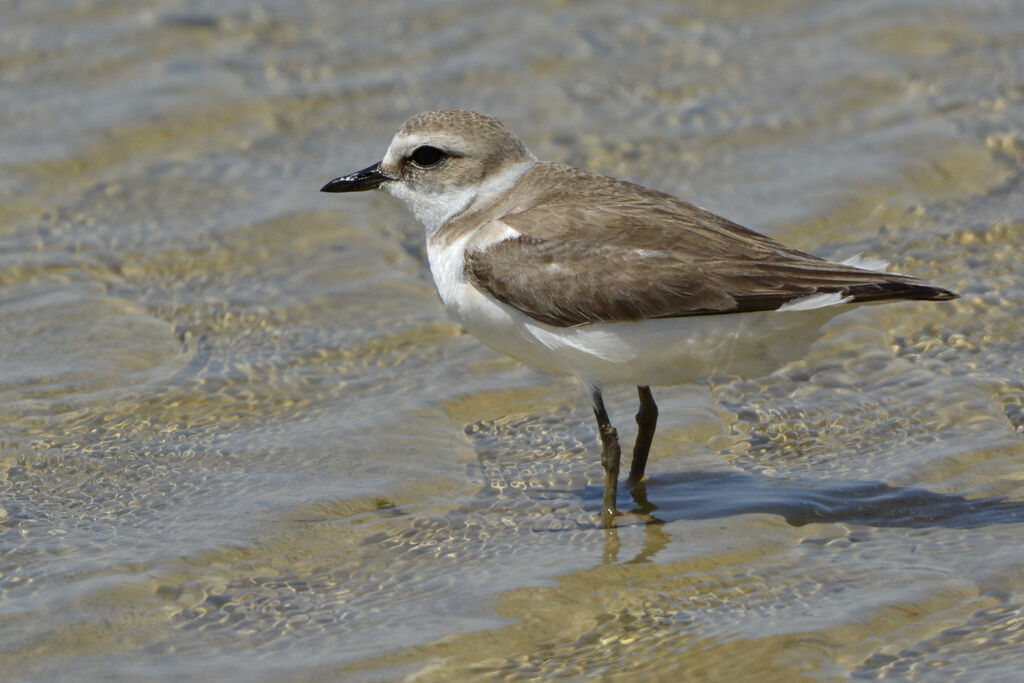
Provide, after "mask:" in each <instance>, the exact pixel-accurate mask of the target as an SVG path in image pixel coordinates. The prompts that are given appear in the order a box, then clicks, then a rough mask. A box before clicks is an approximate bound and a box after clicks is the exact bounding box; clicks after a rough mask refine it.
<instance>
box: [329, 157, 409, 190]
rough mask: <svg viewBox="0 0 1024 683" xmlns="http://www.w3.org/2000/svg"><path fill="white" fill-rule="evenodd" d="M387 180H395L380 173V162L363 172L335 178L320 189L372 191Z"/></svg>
mask: <svg viewBox="0 0 1024 683" xmlns="http://www.w3.org/2000/svg"><path fill="white" fill-rule="evenodd" d="M385 180H394V178H391V177H388V176H386V175H384V174H383V173H381V172H380V162H379V161H378V162H377V163H376V164H374V165H373V166H367V167H366V168H364V169H363V170H361V171H356V172H355V173H349V174H348V175H343V176H341V177H340V178H335V179H334V180H332V181H331V182H329V183H327V184H326V185H324V186H323V187H321V188H320V191H321V192H362V191H363V190H372V189H374V188H375V187H377V186H378V185H380V184H381V183H383V182H384V181H385Z"/></svg>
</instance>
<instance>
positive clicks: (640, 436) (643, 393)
mask: <svg viewBox="0 0 1024 683" xmlns="http://www.w3.org/2000/svg"><path fill="white" fill-rule="evenodd" d="M636 390H637V393H638V394H640V410H639V411H637V414H636V425H637V427H639V429H638V430H637V433H636V443H635V444H634V445H633V463H632V464H631V465H630V467H629V482H630V483H631V484H636V483H637V482H638V481H640V480H641V479H643V478H644V469H645V468H646V467H647V454H648V453H650V451H651V442H652V441H653V440H654V429H655V428H656V427H657V426H658V405H657V404H656V403H655V402H654V396H652V395H651V388H650V387H637V388H636Z"/></svg>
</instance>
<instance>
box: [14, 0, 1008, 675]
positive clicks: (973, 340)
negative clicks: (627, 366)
mask: <svg viewBox="0 0 1024 683" xmlns="http://www.w3.org/2000/svg"><path fill="white" fill-rule="evenodd" d="M0 26H2V28H0V130H2V144H0V165H2V173H0V671H3V674H2V675H3V677H5V678H8V679H12V680H40V681H42V680H47V681H51V680H82V679H93V680H95V679H108V680H163V679H172V678H173V679H175V680H245V681H253V680H275V681H277V680H295V681H301V680H337V679H345V680H367V681H376V680H396V679H402V678H403V677H407V676H410V677H413V678H415V679H416V680H438V681H441V680H445V681H447V680H479V679H481V678H483V679H493V678H498V679H501V678H511V679H527V680H529V679H554V678H568V679H584V678H590V677H602V678H606V679H609V680H627V679H628V680H635V677H636V676H637V674H644V675H645V676H646V678H647V679H651V680H659V679H660V680H680V678H681V677H687V676H688V677H691V678H696V677H704V678H709V679H716V680H745V679H755V678H756V679H757V680H759V681H763V680H793V679H799V678H801V677H806V678H813V679H817V680H820V679H826V680H833V679H847V678H883V677H887V678H906V677H915V676H916V677H920V678H926V679H927V678H936V679H942V680H951V679H953V680H956V679H959V680H972V681H973V680H1006V679H1007V678H1010V677H1012V676H1013V675H1014V674H1015V673H1016V672H1017V671H1019V670H1020V667H1021V665H1022V659H1024V658H1022V655H1021V654H1020V652H1021V645H1022V640H1024V574H1022V573H1021V570H1020V567H1021V566H1022V565H1024V550H1022V549H1021V544H1020V542H1019V540H1020V537H1021V534H1022V531H1024V484H1022V482H1024V475H1022V473H1024V351H1022V345H1021V342H1020V340H1021V337H1022V334H1024V323H1022V321H1024V270H1022V269H1021V267H1020V263H1021V250H1020V245H1021V243H1022V241H1024V191H1022V190H1024V113H1022V112H1024V51H1022V50H1021V47H1020V46H1021V45H1024V12H1022V11H1021V6H1020V4H1019V2H1016V1H1015V0H1003V1H998V0H978V1H975V2H969V3H968V2H956V1H954V0H944V1H943V0H938V1H937V0H898V1H896V2H893V1H891V0H887V1H885V2H883V1H881V0H879V1H877V2H859V3H846V2H838V1H836V2H820V1H813V2H812V1H811V0H778V1H775V2H767V3H765V2H731V3H716V2H690V3H676V2H657V1H653V0H652V1H650V2H641V3H631V4H630V6H629V7H628V8H627V7H625V6H622V5H620V3H593V2H591V3H571V2H569V3H566V2H532V3H517V4H515V5H508V4H507V3H498V2H470V1H455V0H437V1H432V2H422V3H411V4H410V3H403V2H392V1H390V0H384V1H380V0H378V1H374V2H362V1H359V2H346V3H332V2H326V1H324V2H316V1H315V0H314V1H310V2H299V3H297V2H283V1H279V0H265V1H264V2H262V3H260V4H259V5H253V4H252V3H247V2H246V3H243V2H217V3H213V2H198V1H187V0H179V1H173V0H150V1H148V2H124V1H121V2H118V1H115V0H112V1H103V0H90V1H83V2H72V1H70V0H68V1H61V0H49V1H47V2H34V3H28V2H14V3H8V4H7V5H5V6H4V7H3V8H2V9H0ZM442 107H465V108H472V109H477V110H481V111H485V112H488V113H492V114H495V115H497V116H499V117H500V118H502V119H503V120H504V121H505V122H506V123H507V124H508V125H509V126H510V127H511V128H512V129H513V130H515V131H517V132H518V133H520V134H521V136H522V137H523V139H524V140H525V141H526V143H527V144H528V146H530V147H531V149H532V150H533V151H534V152H536V153H537V154H538V156H540V157H541V158H545V159H555V160H560V161H567V162H569V163H573V164H576V165H580V166H584V167H587V168H590V169H592V170H595V171H599V172H602V173H607V174H610V175H615V176H618V177H623V178H627V179H630V180H634V181H638V182H641V183H644V184H647V185H649V186H652V187H655V188H658V189H661V190H665V191H668V192H672V193H673V194H677V195H679V196H682V197H684V198H687V199H690V200H692V201H695V202H696V203H698V204H701V205H702V206H705V207H707V208H709V209H711V210H714V211H717V212H719V213H722V214H724V215H726V216H728V217H730V218H732V219H734V220H737V221H739V222H741V223H744V224H746V225H749V226H750V227H752V228H755V229H758V230H761V231H764V232H766V233H768V234H771V235H772V236H774V237H777V238H779V239H782V240H783V241H786V242H789V243H791V244H794V245H795V246H798V247H801V248H804V249H808V250H812V251H815V252H816V253H818V254H821V255H823V256H828V257H832V258H847V257H849V256H852V255H854V254H857V253H864V254H869V255H871V256H874V257H878V258H883V259H886V260H889V261H891V262H892V263H893V264H894V268H897V269H899V270H901V271H905V272H909V273H913V274H916V275H919V276H921V277H923V278H926V279H929V280H932V281H934V282H936V283H937V284H940V285H942V286H946V287H949V288H951V289H954V290H957V291H959V292H960V293H961V294H962V295H963V296H962V298H961V299H960V300H958V301H956V302H951V303H946V304H928V303H902V304H896V305H890V306H873V307H865V308H861V309H859V310H856V311H854V312H852V313H849V314H846V315H843V316H842V317H840V318H838V319H836V320H835V321H834V322H833V323H831V324H830V325H829V327H828V328H827V329H826V331H825V334H824V336H823V337H822V339H821V340H820V341H819V342H818V343H817V344H816V345H815V346H814V347H812V349H811V352H810V353H809V354H808V356H807V357H806V358H805V359H804V360H801V361H799V362H796V363H793V364H791V365H789V366H787V367H785V368H783V369H782V370H780V371H779V372H777V373H775V374H774V375H772V376H769V377H766V378H731V377H723V378H716V379H715V380H712V381H711V382H708V383H704V384H700V385H695V386H686V387H675V388H663V389H659V390H657V392H656V397H657V399H658V401H659V405H660V407H661V424H660V426H659V433H658V436H657V439H656V441H655V444H654V449H653V452H652V457H651V461H650V464H649V466H648V471H649V475H650V478H649V480H648V481H647V483H646V486H645V490H644V491H643V492H642V493H643V495H640V494H638V495H637V496H636V498H635V499H631V498H630V496H629V495H628V494H627V493H625V492H623V494H622V497H621V499H620V505H621V507H622V508H623V510H624V511H626V514H625V515H624V516H623V517H622V519H621V524H620V526H619V528H618V530H617V531H616V532H614V533H606V532H605V531H604V530H602V529H601V528H599V525H598V524H597V518H598V515H599V510H600V496H601V481H602V471H601V467H600V463H599V455H598V446H597V440H596V436H595V432H594V426H593V424H592V421H593V419H592V415H591V414H590V409H589V407H588V406H587V402H586V400H585V399H584V397H583V396H582V392H581V391H580V390H579V388H578V387H577V386H576V385H575V383H574V381H572V380H570V379H568V378H558V377H552V376H549V375H545V374H543V373H541V372H539V371H535V370H532V369H530V368H527V367H524V366H522V365H519V364H517V363H515V362H513V361H511V360H508V359H504V358H501V357H498V356H496V355H495V354H493V353H492V352H490V351H488V350H487V349H486V348H484V347H482V346H481V345H480V344H478V343H477V342H475V341H474V340H473V339H472V338H471V337H469V336H468V335H465V334H462V333H461V332H460V330H459V329H458V327H457V326H455V325H454V324H452V323H451V322H450V321H449V320H448V319H447V318H446V317H445V314H444V312H443V310H442V309H441V307H440V304H439V303H438V301H437V297H436V294H435V293H434V291H433V284H432V282H431V280H430V276H429V272H428V271H427V269H426V267H425V265H424V260H423V247H422V234H421V229H420V228H419V227H418V226H417V225H416V224H415V223H414V222H413V219H412V218H411V217H410V216H408V215H407V214H406V213H405V211H404V210H403V209H402V207H400V206H398V205H397V204H395V203H394V202H392V201H390V200H389V199H388V198H387V197H385V196H382V195H370V196H357V197H356V196H345V197H338V196H328V195H321V194H319V193H318V192H317V190H318V188H319V187H320V186H321V185H322V184H323V183H324V182H325V181H326V180H328V179H330V178H331V177H333V176H335V175H338V174H341V173H343V172H348V171H351V170H355V169H357V168H362V167H364V166H366V165H367V164H369V163H372V162H373V161H376V160H377V159H378V158H379V157H380V155H381V154H382V153H383V150H384V148H385V146H386V144H387V141H388V140H389V139H390V136H391V134H392V132H393V131H394V129H395V128H396V127H397V126H398V124H399V123H401V121H402V120H403V119H404V118H406V117H407V116H408V115H410V114H412V113H415V112H417V111H420V110H424V109H431V108H442ZM608 403H609V408H610V410H611V412H612V417H613V420H614V421H615V422H616V424H617V425H618V426H619V429H620V433H621V434H622V435H623V438H624V440H626V441H628V440H630V439H631V437H632V432H633V427H632V413H633V411H634V410H635V398H634V395H633V392H632V390H627V389H623V390H621V391H617V392H611V393H610V395H609V396H608Z"/></svg>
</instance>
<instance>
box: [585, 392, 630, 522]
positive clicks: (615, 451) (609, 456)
mask: <svg viewBox="0 0 1024 683" xmlns="http://www.w3.org/2000/svg"><path fill="white" fill-rule="evenodd" d="M590 398H591V400H592V401H593V403H594V416H595V417H596V418H597V428H598V430H599V431H600V433H601V465H603V466H604V500H603V501H602V503H601V519H602V520H603V521H604V525H605V527H609V528H610V527H611V526H612V519H613V518H614V517H615V515H616V511H615V494H616V493H617V491H616V489H617V488H618V484H619V460H620V458H621V455H622V451H621V450H620V449H619V435H618V434H617V433H616V432H615V427H612V423H611V420H609V419H608V412H607V411H606V410H605V409H604V399H602V398H601V390H600V389H599V388H598V387H593V388H592V389H591V392H590Z"/></svg>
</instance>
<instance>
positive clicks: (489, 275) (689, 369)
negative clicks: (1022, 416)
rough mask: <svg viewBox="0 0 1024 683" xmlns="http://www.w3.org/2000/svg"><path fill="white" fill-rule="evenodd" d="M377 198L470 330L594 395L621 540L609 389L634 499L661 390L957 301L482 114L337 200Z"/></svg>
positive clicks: (405, 142) (445, 125)
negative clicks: (627, 416) (825, 331)
mask: <svg viewBox="0 0 1024 683" xmlns="http://www.w3.org/2000/svg"><path fill="white" fill-rule="evenodd" d="M371 189H381V190H384V191H385V192H387V193H389V194H391V195H392V196H394V197H397V198H398V199H400V200H402V201H403V202H404V203H405V204H406V205H407V206H408V207H409V209H411V210H412V213H413V214H414V215H415V216H416V218H417V219H419V221H420V222H421V223H422V224H423V226H424V228H425V229H426V239H427V255H428V259H429V261H430V270H431V272H432V274H433V276H434V283H435V284H436V285H437V291H438V293H439V294H440V296H441V300H442V301H443V302H444V305H445V308H446V309H447V310H448V312H449V313H450V314H451V316H452V317H453V318H454V319H455V320H456V321H458V322H459V323H460V324H461V325H462V326H463V327H465V329H466V330H467V331H469V332H470V333H471V334H473V335H474V336H475V337H476V338H477V339H479V340H480V341H482V342H483V343H484V344H486V345H488V346H490V347H491V348H493V349H495V350H497V351H499V352H501V353H504V354H507V355H509V356H511V357H512V358H515V359H517V360H520V361H522V362H524V363H527V364H529V365H533V366H535V367H538V368H540V369H542V370H547V371H550V372H554V373H559V374H565V375H575V376H576V377H578V378H579V380H580V381H581V382H582V383H583V386H584V387H585V388H586V389H587V391H588V392H589V394H590V399H591V401H592V402H593V408H594V414H595V416H596V418H597V425H598V430H599V433H600V439H601V445H602V453H601V463H602V465H603V467H604V473H605V481H604V497H603V503H602V508H601V515H602V518H603V521H604V524H605V525H606V526H611V525H612V524H613V518H614V516H615V515H616V514H617V513H616V489H617V485H618V477H619V460H620V447H619V441H618V435H617V433H616V430H615V428H614V427H613V426H612V424H611V422H610V420H609V419H608V413H607V411H606V410H605V406H604V400H603V398H602V395H601V392H602V390H603V389H604V388H606V387H608V386H611V385H622V384H628V385H635V386H636V387H637V390H638V392H639V398H640V409H639V412H637V414H636V421H637V425H638V431H637V436H636V442H635V445H634V447H633V460H632V464H631V466H630V471H629V481H630V483H631V484H636V483H637V482H639V481H640V479H641V478H642V477H643V475H644V469H645V467H646V464H647V455H648V452H649V450H650V446H651V440H652V439H653V437H654V430H655V427H656V424H657V419H658V408H657V405H656V404H655V402H654V397H653V396H652V394H651V390H650V387H651V386H652V385H673V384H684V383H688V382H693V381H698V380H702V379H707V378H709V377H713V376H718V375H741V376H747V377H758V376H763V375H765V374H768V373H770V372H772V371H774V370H775V369H777V368H778V367H780V366H781V365H782V364H784V363H786V362H788V361H790V360H793V359H796V358H799V357H800V356H801V355H802V354H803V352H804V350H805V349H806V348H807V347H808V346H809V345H810V343H811V342H812V341H813V340H814V339H815V337H816V336H817V334H816V333H817V331H818V329H819V328H820V327H821V326H822V325H823V324H824V323H825V322H827V321H828V320H829V319H831V318H832V317H833V316H835V315H837V314H839V313H842V312H844V311H848V310H850V309H851V308H853V307H854V305H855V304H863V303H868V302H877V301H888V300H897V299H923V300H928V301H946V300H949V299H955V298H956V297H957V295H956V294H954V293H953V292H950V291H948V290H945V289H942V288H939V287H933V286H930V285H928V284H925V283H923V282H921V281H920V280H918V279H916V278H913V277H910V276H908V275H901V274H896V273H887V272H883V270H884V268H885V263H884V262H880V261H874V260H869V259H853V260H850V261H846V262H843V263H835V262H832V261H827V260H824V259H821V258H818V257H817V256H813V255H811V254H807V253H804V252H802V251H798V250H796V249H793V248H791V247H787V246H785V245H783V244H780V243H779V242H776V241H775V240H773V239H771V238H769V237H765V236H764V235H761V234H759V233H756V232H753V231H752V230H748V229H747V228H744V227H742V226H740V225H737V224H736V223H733V222H732V221H729V220H727V219H725V218H722V217H720V216H717V215H715V214H713V213H710V212H708V211H705V210H704V209H701V208H699V207H697V206H695V205H693V204H690V203H688V202H684V201H682V200H679V199H676V198H675V197H672V196H670V195H667V194H664V193H661V192H656V191H654V190H650V189H647V188H645V187H641V186H640V185H635V184H633V183H629V182H625V181H622V180H616V179H614V178H609V177H605V176H601V175H596V174H594V173H590V172H587V171H583V170H580V169H577V168H573V167H572V166H567V165H565V164H561V163H553V162H539V161H537V158H536V157H535V156H534V155H533V154H531V153H530V152H529V150H527V149H526V147H525V146H524V145H523V143H522V142H521V141H520V140H519V138H518V137H516V136H515V135H514V134H513V133H511V132H510V131H509V130H507V129H506V128H505V127H504V126H503V125H502V124H501V123H500V122H499V121H498V120H497V119H495V118H493V117H490V116H486V115H483V114H478V113H475V112H470V111H458V110H452V111H429V112H424V113H421V114H417V115H416V116H413V117H412V118H410V119H408V120H407V121H406V122H405V123H403V124H402V126H401V128H399V129H398V132H397V133H395V136H394V138H393V139H392V140H391V144H390V146H389V147H388V149H387V152H386V153H385V154H384V158H383V160H382V161H380V162H379V163H376V164H373V165H372V166H369V167H367V168H364V169H363V170H361V171H356V172H355V173H351V174H349V175H346V176H341V177H340V178H335V179H334V180H332V181H330V182H329V183H327V184H326V185H324V187H323V188H322V191H323V192H358V191H362V190H371Z"/></svg>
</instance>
